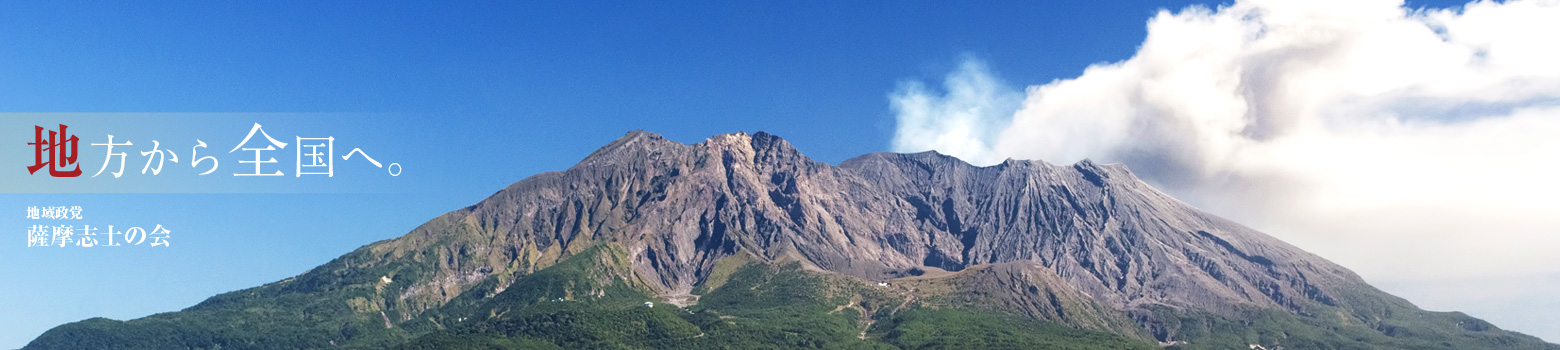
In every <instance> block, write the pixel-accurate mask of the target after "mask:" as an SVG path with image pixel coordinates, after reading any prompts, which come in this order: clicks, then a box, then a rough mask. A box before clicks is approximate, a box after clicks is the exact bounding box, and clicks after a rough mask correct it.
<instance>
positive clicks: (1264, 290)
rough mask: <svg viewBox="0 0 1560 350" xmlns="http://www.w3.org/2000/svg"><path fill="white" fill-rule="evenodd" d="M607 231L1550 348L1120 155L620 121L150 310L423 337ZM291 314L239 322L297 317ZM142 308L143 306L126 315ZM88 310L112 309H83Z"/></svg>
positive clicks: (936, 291)
mask: <svg viewBox="0 0 1560 350" xmlns="http://www.w3.org/2000/svg"><path fill="white" fill-rule="evenodd" d="M603 244H606V245H612V246H616V247H620V248H621V251H623V252H624V255H625V257H624V259H626V264H627V265H629V270H631V271H630V272H629V273H627V274H626V275H624V276H622V278H624V279H626V280H630V281H631V282H632V284H633V285H635V286H637V287H638V288H643V289H644V290H648V291H650V292H652V293H656V294H661V295H663V296H666V297H668V298H670V299H676V300H679V301H681V300H688V299H686V298H688V297H690V293H692V294H697V293H698V292H699V291H700V290H701V288H703V289H702V290H708V289H709V288H708V287H710V286H707V285H705V284H706V282H709V280H710V279H711V276H712V274H720V271H721V268H722V265H721V264H720V262H722V261H732V259H725V258H728V257H735V258H739V260H741V261H757V262H760V263H774V264H776V265H780V264H791V263H798V264H800V265H801V266H802V267H803V268H805V269H808V270H812V271H818V272H820V273H832V274H836V275H844V276H852V277H855V278H859V279H860V280H865V281H891V282H892V283H893V284H894V285H895V286H900V285H903V286H909V287H902V288H905V289H901V290H902V291H904V292H903V293H905V294H903V295H904V301H903V303H902V304H901V305H899V306H898V307H897V308H893V310H898V309H900V308H904V307H906V306H909V305H911V304H915V303H922V304H925V305H929V306H955V307H966V306H967V307H972V308H977V309H979V308H985V309H988V310H990V311H994V312H1004V313H1008V314H1015V315H1020V316H1026V317H1031V318H1035V319H1040V320H1045V321H1051V322H1060V323H1064V324H1068V325H1071V326H1073V327H1078V328H1085V329H1095V330H1104V331H1110V332H1114V333H1118V334H1122V335H1125V336H1128V337H1131V338H1136V339H1144V340H1157V341H1160V342H1161V343H1162V344H1166V345H1176V344H1181V346H1189V347H1190V348H1196V345H1197V344H1238V345H1240V346H1245V345H1246V344H1247V343H1258V342H1260V341H1269V344H1272V343H1273V342H1277V343H1285V341H1284V339H1294V340H1293V341H1289V342H1288V343H1287V344H1291V348H1294V347H1295V346H1308V347H1328V348H1532V349H1560V347H1557V346H1555V345H1552V344H1547V343H1543V342H1542V341H1539V340H1538V339H1537V338H1533V337H1529V336H1525V335H1521V334H1517V333H1513V332H1508V331H1503V330H1500V329H1498V328H1496V327H1494V326H1492V325H1489V324H1488V323H1486V322H1484V321H1481V320H1478V319H1475V318H1472V317H1468V316H1466V315H1462V314H1460V313H1435V312H1427V311H1423V310H1420V309H1418V308H1416V307H1414V306H1413V305H1412V304H1410V303H1408V302H1407V301H1405V300H1403V299H1400V298H1397V297H1394V296H1391V295H1388V294H1386V293H1383V292H1381V291H1379V290H1376V289H1375V288H1373V287H1371V286H1369V285H1368V284H1366V283H1365V282H1364V281H1363V280H1362V279H1361V278H1360V277H1359V276H1357V275H1355V274H1354V273H1352V272H1350V271H1349V270H1347V269H1345V268H1343V267H1341V266H1338V265H1337V264H1333V263H1331V262H1329V261H1327V260H1325V259H1322V258H1320V257H1317V256H1315V255H1312V254H1309V253H1306V252H1304V251H1301V250H1300V249H1298V248H1295V247H1293V246H1290V245H1288V244H1285V243H1283V242H1281V241H1278V240H1276V239H1274V238H1271V237H1269V236H1266V235H1264V234H1262V233H1259V232H1256V231H1254V230H1252V229H1250V228H1246V227H1244V226H1241V225H1239V224H1236V223H1233V222H1230V221H1228V220H1224V219H1221V218H1218V217H1215V216H1213V215H1210V214H1208V213H1205V212H1202V211H1200V210H1198V209H1196V208H1193V207H1191V206H1189V205H1187V204H1185V203H1182V202H1180V201H1177V200H1175V199H1173V198H1171V197H1169V196H1168V195H1166V194H1164V193H1162V192H1159V191H1157V190H1155V189H1153V188H1152V187H1150V186H1149V185H1147V184H1145V183H1144V182H1143V181H1141V180H1139V179H1138V178H1137V177H1136V176H1134V175H1133V174H1132V173H1131V172H1130V171H1128V170H1127V168H1126V167H1125V166H1123V165H1118V164H1110V165H1101V164H1096V163H1093V162H1090V161H1087V160H1085V161H1082V162H1079V163H1077V164H1073V165H1070V166H1059V165H1052V164H1047V163H1045V162H1041V161H1014V160H1009V161H1007V162H1004V163H1002V164H998V165H994V166H987V167H977V166H972V165H969V164H967V163H964V162H962V161H960V160H958V159H956V158H953V157H949V156H945V155H941V154H937V153H934V152H925V153H916V154H895V153H875V154H868V155H864V156H860V157H856V158H853V159H850V160H847V161H844V162H842V163H841V164H840V165H838V166H833V165H829V164H826V163H822V162H816V161H813V160H811V159H809V158H807V157H806V156H803V155H802V154H801V153H800V152H798V151H797V150H796V149H795V148H793V147H792V146H791V145H790V144H789V143H788V142H786V141H785V140H783V139H781V138H779V137H776V136H774V135H770V134H767V133H763V132H759V133H756V134H752V135H749V134H744V133H735V134H724V135H717V136H714V137H711V138H709V139H708V140H705V141H703V142H699V143H696V144H691V145H690V144H683V143H679V142H675V141H670V140H667V139H665V138H663V137H661V136H659V135H655V134H652V133H648V132H642V131H634V132H630V133H628V134H627V135H626V136H624V137H623V138H620V139H618V140H616V141H613V142H612V143H610V144H608V145H606V146H604V147H602V148H601V149H599V150H597V151H595V152H594V153H592V154H591V155H589V156H588V157H586V158H585V159H584V160H583V161H581V162H580V163H579V164H577V165H575V166H573V167H571V168H569V169H567V170H564V171H559V172H548V173H542V174H537V175H535V176H531V177H529V178H526V179H524V180H522V181H520V182H517V183H515V184H513V185H510V186H509V187H507V188H504V189H503V190H500V191H498V192H497V193H495V194H493V195H492V196H491V197H489V198H487V199H485V200H483V201H481V202H479V203H477V204H475V205H472V206H470V207H466V208H463V209H460V210H456V211H452V212H450V213H447V214H444V215H441V216H439V217H438V218H435V219H433V220H430V221H429V222H428V223H426V224H424V225H422V226H420V227H418V228H417V229H415V230H413V231H412V232H411V233H408V234H407V235H405V236H402V237H399V238H395V239H390V240H385V241H381V242H376V243H374V244H370V245H367V246H364V247H362V248H359V249H358V250H356V251H354V252H352V253H349V254H347V255H345V256H342V257H340V258H338V259H336V260H334V261H332V262H330V263H327V264H325V265H322V266H320V267H317V268H315V269H313V270H311V271H309V272H307V273H304V274H302V275H299V276H297V277H294V278H289V279H287V280H283V281H279V282H276V283H271V284H267V285H265V286H261V287H256V288H251V289H246V290H240V291H236V292H232V293H227V294H223V295H219V296H216V297H213V298H212V299H210V300H207V301H206V302H203V303H201V304H200V305H197V306H195V307H192V308H190V309H187V310H185V311H182V312H178V313H171V314H167V315H169V316H163V315H159V316H153V317H151V318H149V319H153V321H156V322H165V323H167V324H170V325H172V324H177V322H179V321H178V320H179V318H181V317H183V318H185V319H196V318H197V317H204V318H199V319H202V320H207V319H216V320H226V319H228V318H233V317H237V316H234V315H245V316H244V317H251V316H249V315H250V314H247V313H243V312H241V310H255V309H257V308H265V309H267V310H269V309H271V308H277V309H288V308H307V309H309V310H316V311H314V313H312V314H310V313H308V312H304V316H302V317H303V319H306V320H307V321H308V322H314V323H317V324H314V325H310V326H298V327H324V328H329V329H331V332H324V333H320V334H316V335H313V336H314V337H316V338H307V339H305V340H306V341H313V342H315V343H322V342H325V341H327V340H329V341H334V340H331V339H335V338H333V337H339V336H338V335H337V334H335V333H334V332H335V329H336V328H341V329H342V333H345V332H346V329H347V328H349V327H350V328H351V329H352V330H353V333H354V334H357V333H363V332H370V330H369V328H374V329H373V330H372V331H371V332H375V334H382V335H384V336H382V337H378V338H377V339H390V340H385V341H386V342H391V343H393V342H394V341H396V340H395V339H402V340H404V339H408V338H409V337H414V336H417V335H418V333H417V332H419V331H418V330H415V329H403V328H408V327H407V326H408V325H410V324H412V323H414V322H418V320H422V319H430V318H429V317H427V315H428V314H431V313H438V312H440V311H439V310H438V309H439V308H441V307H446V306H447V305H449V304H450V303H451V301H452V300H456V299H457V297H463V298H468V299H482V298H486V297H490V296H493V295H498V294H501V293H502V292H503V291H504V290H506V289H509V288H511V287H513V285H512V283H516V282H515V281H517V280H523V277H524V276H527V275H529V274H532V273H533V272H536V271H539V270H542V269H545V268H547V267H549V266H553V265H555V264H557V263H559V262H560V261H563V260H565V259H568V258H569V257H571V256H574V255H576V254H579V253H581V252H584V251H586V250H588V249H591V248H592V247H595V246H600V245H603ZM894 298H898V297H894ZM337 299H340V300H337ZM689 301H693V300H689ZM297 305H302V306H297ZM342 305H344V306H342ZM318 310H335V311H329V312H326V311H318ZM294 314H296V313H288V312H287V310H282V311H281V312H276V313H273V314H267V315H275V317H276V318H275V319H263V318H262V319H255V320H252V321H250V322H261V321H265V320H271V322H275V323H280V324H288V325H292V324H293V323H295V321H292V320H293V319H292V318H288V317H299V316H296V315H294ZM268 317H269V316H268ZM138 321H139V322H140V324H143V325H146V324H153V323H154V322H152V321H146V320H134V321H129V322H127V323H135V322H138ZM92 322H98V323H102V322H107V321H94V320H89V321H84V322H82V323H83V324H86V323H92ZM219 322H220V321H219ZM381 324H382V326H383V329H378V328H379V327H378V326H379V325H381ZM868 324H869V325H870V323H868ZM370 326H373V327H370ZM103 327H107V325H103ZM410 328H415V327H410ZM62 329H63V330H62ZM78 330H79V331H78ZM88 330H91V328H90V327H88V328H80V327H78V328H69V327H65V326H62V327H61V328H57V329H56V330H51V331H50V332H51V333H55V334H56V335H61V336H64V335H68V334H76V333H82V332H87V331H88ZM360 330H361V331H360ZM72 332H75V333H72ZM212 332H214V333H213V334H217V336H216V337H219V338H220V337H221V336H222V334H225V333H221V332H222V331H221V330H216V331H212ZM379 332H382V333H379ZM308 334H314V333H308ZM866 334H867V331H866V330H863V337H865V336H866ZM48 336H50V334H45V337H48ZM43 338H44V337H40V339H43ZM1186 341H1189V342H1191V344H1185V343H1182V342H1186ZM186 343H189V342H186ZM311 344H312V343H311ZM331 344H334V343H331Z"/></svg>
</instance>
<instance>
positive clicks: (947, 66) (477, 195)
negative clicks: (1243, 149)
mask: <svg viewBox="0 0 1560 350" xmlns="http://www.w3.org/2000/svg"><path fill="white" fill-rule="evenodd" d="M1194 3H1196V2H1169V1H1163V2H1162V1H1123V2H1106V3H1101V2H1093V1H1087V2H1086V1H1057V2H1010V3H1001V2H964V3H944V4H936V5H932V4H927V3H891V4H872V3H836V2H799V3H798V2H788V3H751V2H740V3H737V4H731V3H724V2H712V3H685V4H667V3H661V2H634V3H605V2H602V3H583V2H571V3H568V4H566V5H554V4H535V3H519V2H502V3H477V2H461V3H456V4H446V3H434V2H428V3H412V4H383V3H377V2H360V3H348V2H329V3H319V2H290V3H281V2H278V3H254V2H229V1H222V2H160V3H140V2H135V3H130V2H113V3H82V2H14V3H7V4H5V5H4V10H0V112H6V114H3V115H0V118H3V119H0V127H3V128H4V130H3V131H0V137H4V139H6V140H12V141H14V143H12V144H13V145H14V146H15V147H12V148H9V149H10V151H7V152H4V153H3V155H0V160H4V161H5V162H4V164H11V165H10V166H13V167H14V168H12V169H13V170H15V171H14V172H13V171H6V172H0V179H4V180H5V181H6V182H5V183H4V184H0V191H3V192H6V193H0V209H4V210H11V211H12V213H13V215H0V227H4V228H7V230H9V232H11V233H10V234H7V236H9V237H12V238H11V239H6V240H3V242H5V243H4V244H0V265H3V266H5V268H4V269H0V280H3V281H7V283H6V284H5V287H0V348H13V347H20V346H22V345H24V344H25V343H26V342H27V341H28V340H31V339H32V338H33V337H35V336H37V335H38V334H39V333H41V332H42V331H44V330H46V329H47V328H49V327H52V326H55V325H58V324H61V323H64V322H70V321H76V320H80V319H84V318H88V317H95V316H104V317H110V318H116V319H129V318H136V317H141V316H145V315H149V314H152V313H157V312H166V311H175V310H178V309H181V308H184V307H187V306H190V305H193V304H195V303H196V302H199V301H200V300H202V299H203V298H205V297H207V296H211V295H214V294H217V293H220V292H225V291H230V290H234V289H239V288H245V287H250V286H255V285H259V284H262V283H267V282H271V281H275V280H279V279H282V278H286V277H289V276H292V275H296V274H298V273H301V272H303V271H305V270H307V269H309V268H311V267H313V266H316V265H318V264H321V263H324V262H325V261H327V260H329V259H330V258H333V257H335V256H338V255H340V254H342V253H345V252H347V251H350V250H351V249H354V248H356V247H358V246H361V245H363V244H367V243H370V242H372V241H376V240H380V239H386V238H392V237H396V236H399V235H401V234H403V233H405V232H407V231H408V230H410V229H412V228H413V227H415V226H416V225H418V224H420V223H422V221H424V220H426V219H430V218H432V217H434V216H436V215H438V214H441V213H443V212H446V211H448V210H453V209H457V208H460V207H463V206H465V205H469V204H471V203H474V202H476V201H478V200H480V199H482V198H483V197H485V196H487V195H489V194H491V193H492V192H493V191H496V190H497V189H499V188H502V187H503V186H505V185H507V184H509V183H512V182H514V181H518V180H520V179H522V178H524V177H526V176H529V175H531V174H534V173H537V172H542V171H550V170H559V169H563V168H566V167H568V166H569V165H572V164H573V163H574V162H576V161H578V160H579V159H580V158H582V157H584V156H585V155H586V154H588V153H589V152H590V151H592V150H594V149H595V148H596V147H599V146H600V145H603V144H605V143H607V142H609V141H611V140H612V139H615V138H617V137H619V136H621V135H622V134H623V133H624V132H626V131H629V130H634V129H644V130H649V131H652V132H657V133H661V134H664V135H666V136H667V137H669V138H671V139H673V140H677V141H683V142H696V141H699V140H702V139H704V138H705V137H708V136H710V135H714V134H719V133H727V132H735V131H758V130H763V131H768V132H771V133H775V134H778V135H780V136H782V137H785V138H787V139H788V140H790V141H791V142H792V143H794V144H795V145H797V146H798V147H799V148H800V149H801V150H802V151H803V152H805V153H807V154H808V155H809V156H812V157H813V158H815V159H818V160H822V161H827V162H831V163H837V162H839V161H841V160H844V159H847V158H849V157H851V156H855V155H859V154H863V153H869V152H878V151H886V150H889V147H890V142H891V140H892V139H893V137H894V133H895V115H894V111H893V110H892V109H891V107H890V104H889V100H888V96H889V94H890V93H891V92H893V91H895V89H896V87H897V86H899V85H898V84H899V83H900V82H902V81H906V80H923V81H937V80H940V79H941V78H942V76H943V75H944V74H947V73H948V72H950V71H952V70H954V69H956V68H957V67H958V66H959V65H960V63H961V62H962V60H963V59H964V58H965V57H978V58H979V59H981V60H982V61H984V62H986V63H988V64H989V66H990V67H992V69H993V72H992V74H993V75H995V76H996V77H997V78H999V79H1000V80H1001V81H1005V82H1008V83H1010V84H1012V85H1015V86H1023V85H1035V84H1045V83H1048V82H1051V81H1054V80H1057V79H1068V78H1073V77H1076V76H1078V75H1079V74H1080V73H1082V72H1083V70H1084V68H1085V67H1088V66H1089V65H1090V64H1094V63H1099V62H1112V61H1119V60H1123V59H1127V58H1129V57H1132V56H1133V54H1134V53H1135V52H1136V51H1137V49H1138V45H1139V44H1140V43H1142V42H1143V40H1144V35H1145V22H1146V21H1147V19H1148V18H1150V17H1153V16H1154V15H1155V13H1156V12H1157V11H1158V10H1160V9H1162V8H1163V9H1172V10H1175V9H1180V8H1183V7H1185V6H1187V5H1189V4H1194ZM1455 4H1456V3H1433V2H1410V3H1409V6H1410V7H1419V6H1429V7H1439V6H1448V5H1455ZM1215 5H1216V4H1215ZM57 113H65V114H57ZM257 122H258V123H262V124H264V125H265V127H266V130H267V131H268V132H272V135H273V136H275V137H277V138H278V139H282V140H283V141H289V140H291V138H292V137H293V136H303V137H311V135H321V134H327V135H331V136H335V137H336V138H337V139H338V141H337V142H338V147H347V148H346V149H350V147H361V148H363V149H364V150H365V151H368V152H369V154H370V155H371V156H373V157H375V158H378V159H379V160H381V161H384V162H386V163H389V162H398V163H399V164H401V165H402V166H404V169H405V170H404V173H403V175H402V176H398V177H388V176H380V175H383V174H382V173H377V171H379V170H378V169H371V168H366V167H361V164H357V165H358V166H359V167H354V168H350V169H348V168H346V166H347V165H346V164H347V163H338V170H337V171H338V173H341V175H340V176H338V177H337V178H332V179H296V178H286V179H263V180H260V179H257V182H235V179H232V178H231V176H227V177H224V178H220V179H219V178H215V177H198V176H194V175H191V174H190V173H189V170H190V168H188V163H187V162H188V161H189V160H188V159H187V158H181V161H183V163H179V164H176V165H168V166H169V167H170V168H169V169H165V170H164V171H165V173H164V174H161V175H158V176H157V177H153V176H151V175H149V174H148V175H142V174H140V173H139V169H140V164H139V163H137V162H139V161H140V159H141V158H140V157H138V156H136V155H132V157H130V158H131V159H132V162H131V164H128V165H126V174H125V175H124V177H122V178H118V179H112V178H103V177H102V176H100V177H99V178H92V179H87V178H81V179H68V180H67V179H43V178H41V175H33V176H29V175H26V173H24V172H22V171H21V170H22V168H23V167H24V166H25V165H27V164H30V162H26V160H27V157H29V156H30V151H29V149H28V148H26V146H25V145H23V143H24V140H25V141H30V140H31V139H30V138H31V134H30V133H31V129H30V128H31V126H32V125H46V126H47V125H52V124H57V123H65V124H68V125H71V127H72V131H73V132H76V133H78V135H79V136H80V137H81V138H82V142H83V143H90V142H102V141H103V138H104V137H105V135H106V134H108V133H113V134H115V135H116V142H117V141H120V140H124V139H129V140H132V141H133V142H135V143H136V145H137V146H143V145H147V144H150V141H149V140H153V139H156V140H159V141H160V142H161V143H162V144H163V145H164V147H165V148H169V149H174V150H179V151H180V152H181V154H180V156H181V157H182V156H184V155H186V154H187V153H183V152H187V150H188V148H189V147H191V146H192V145H193V143H194V139H197V138H198V139H201V140H204V141H206V142H207V143H209V144H211V147H210V148H209V149H210V150H212V151H214V152H226V151H227V149H229V148H231V147H232V146H233V145H234V144H235V143H236V142H237V141H238V140H240V139H242V137H243V135H244V133H245V132H247V131H248V129H249V126H250V125H252V124H254V123H257ZM289 142H290V141H289ZM348 143H351V145H347V144H348ZM82 149H83V152H82V153H83V154H84V156H83V159H82V160H81V164H83V166H82V167H83V171H84V172H86V173H87V174H86V175H84V176H90V175H91V174H92V173H94V172H96V170H97V167H98V164H101V162H102V160H101V159H96V158H94V157H99V156H101V155H102V151H101V150H99V149H97V148H92V147H89V146H86V145H83V146H82ZM346 149H338V150H337V152H338V154H341V153H345V151H346ZM289 150H290V149H289ZM203 151H204V150H203ZM288 152H290V151H288ZM226 156H227V157H226V158H223V159H222V162H223V163H222V164H221V165H220V168H219V170H218V171H217V172H216V173H214V174H213V175H223V174H226V173H230V172H231V171H234V170H236V168H237V167H238V164H236V163H234V162H233V161H235V160H237V158H236V156H235V155H226ZM278 159H279V160H284V161H286V160H288V159H291V158H290V155H288V157H278ZM283 164H285V163H283ZM181 172H182V173H181ZM43 180H61V181H43ZM72 180H74V181H76V182H70V183H64V182H62V181H72ZM291 180H296V181H291ZM40 181H42V182H41V183H42V186H57V187H37V185H38V184H39V183H40ZM40 188H42V189H43V190H40ZM38 191H46V192H55V191H60V192H131V193H75V194H58V193H44V194H38V193H20V192H38ZM146 192H152V193H146ZM171 192H181V193H171ZM182 192H196V193H182ZM34 205H38V206H41V205H80V206H82V207H84V209H85V213H86V214H85V216H87V219H86V220H82V221H81V222H80V223H84V224H92V225H99V224H101V225H109V224H113V225H147V226H150V225H153V224H162V225H164V226H168V227H172V228H173V230H174V231H175V236H173V239H172V241H173V242H174V245H173V246H171V247H168V248H167V249H162V248H156V249H153V248H145V247H129V248H116V249H70V248H58V249H37V248H31V249H29V248H26V247H25V244H24V240H23V237H24V230H25V228H26V227H27V226H28V225H30V224H32V221H29V220H26V219H23V218H22V212H23V210H24V209H25V207H26V206H34ZM1476 316H1482V315H1477V314H1476ZM1497 324H1500V325H1502V326H1506V327H1508V328H1515V329H1518V330H1521V327H1520V326H1519V325H1509V326H1508V325H1506V324H1502V323H1499V322H1497Z"/></svg>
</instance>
